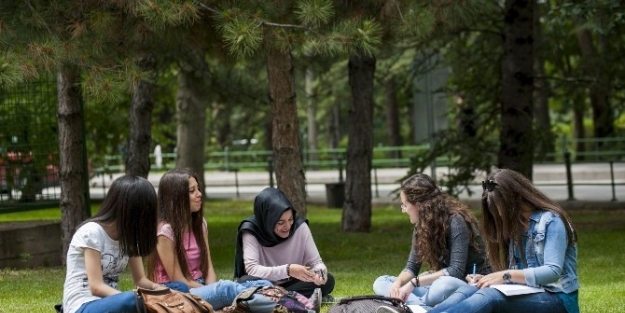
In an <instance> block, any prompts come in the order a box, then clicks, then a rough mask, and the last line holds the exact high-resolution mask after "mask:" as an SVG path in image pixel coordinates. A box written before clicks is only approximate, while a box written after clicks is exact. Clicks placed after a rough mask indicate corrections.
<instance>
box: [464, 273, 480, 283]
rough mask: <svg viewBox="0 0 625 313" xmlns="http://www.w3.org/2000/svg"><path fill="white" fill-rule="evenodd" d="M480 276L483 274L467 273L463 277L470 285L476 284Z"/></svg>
mask: <svg viewBox="0 0 625 313" xmlns="http://www.w3.org/2000/svg"><path fill="white" fill-rule="evenodd" d="M482 277H484V275H482V274H475V275H473V274H469V275H467V277H465V278H464V279H465V280H466V281H467V283H469V284H470V285H475V284H477V282H478V281H480V279H482Z"/></svg>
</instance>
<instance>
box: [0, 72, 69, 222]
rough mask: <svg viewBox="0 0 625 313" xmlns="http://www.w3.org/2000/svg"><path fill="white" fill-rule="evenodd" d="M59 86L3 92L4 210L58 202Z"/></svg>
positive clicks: (0, 168)
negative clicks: (57, 107)
mask: <svg viewBox="0 0 625 313" xmlns="http://www.w3.org/2000/svg"><path fill="white" fill-rule="evenodd" d="M58 164H59V160H58V132H57V120H56V84H55V82H54V81H53V80H50V79H44V80H42V81H39V82H31V83H26V84H22V85H19V86H17V87H14V88H11V89H0V210H4V209H13V208H17V207H20V208H24V207H45V206H50V205H54V204H55V203H58V199H59V197H60V193H61V190H60V188H59V187H58V186H59V167H58Z"/></svg>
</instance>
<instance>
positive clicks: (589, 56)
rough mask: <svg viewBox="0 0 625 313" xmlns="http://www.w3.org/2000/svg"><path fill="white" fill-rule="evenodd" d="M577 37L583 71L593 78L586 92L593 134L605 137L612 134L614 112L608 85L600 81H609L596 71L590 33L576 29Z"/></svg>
mask: <svg viewBox="0 0 625 313" xmlns="http://www.w3.org/2000/svg"><path fill="white" fill-rule="evenodd" d="M577 39H578V41H579V46H580V49H581V52H582V58H583V59H582V66H583V72H584V73H586V74H588V75H590V76H591V77H592V79H593V81H592V82H591V84H590V86H589V89H588V94H589V97H590V106H591V107H592V121H593V128H594V131H595V134H594V136H595V137H597V138H605V137H611V136H614V112H613V110H612V106H611V105H610V102H609V100H608V88H609V87H608V86H607V84H602V83H601V82H602V81H609V80H606V79H604V78H603V77H601V75H602V74H601V73H602V71H598V70H597V67H599V66H598V65H597V64H598V62H597V61H596V57H595V50H596V49H595V47H594V44H593V42H592V35H591V33H590V31H589V30H588V29H586V28H581V27H580V29H579V30H578V31H577Z"/></svg>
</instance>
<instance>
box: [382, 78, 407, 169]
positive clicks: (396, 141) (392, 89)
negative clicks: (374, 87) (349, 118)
mask: <svg viewBox="0 0 625 313" xmlns="http://www.w3.org/2000/svg"><path fill="white" fill-rule="evenodd" d="M384 95H385V96H384V98H385V100H386V106H385V108H386V126H387V127H388V145H389V146H391V147H400V146H403V144H404V143H403V141H402V138H401V130H400V127H399V108H398V104H397V84H396V83H395V78H394V77H393V76H390V77H389V78H388V79H386V81H385V82H384ZM389 157H390V158H393V159H399V158H401V151H398V150H396V151H392V152H391V153H390V155H389Z"/></svg>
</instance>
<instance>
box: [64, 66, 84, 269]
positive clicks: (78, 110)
mask: <svg viewBox="0 0 625 313" xmlns="http://www.w3.org/2000/svg"><path fill="white" fill-rule="evenodd" d="M79 76H80V75H79V72H78V69H77V68H76V67H74V66H72V65H69V64H62V65H61V66H60V68H59V71H58V73H57V96H58V99H57V101H58V102H57V119H58V125H59V163H60V164H59V165H60V172H59V178H60V184H61V196H60V199H59V206H60V208H61V241H62V243H63V251H62V254H61V255H60V256H59V257H61V260H62V263H63V264H65V262H66V259H65V256H66V255H67V250H68V248H69V244H70V242H71V240H72V236H73V235H74V231H75V230H76V227H77V226H78V225H80V223H82V221H84V220H85V219H86V218H88V217H89V216H90V214H91V212H90V209H91V208H90V207H89V190H88V189H87V183H86V179H87V175H88V173H87V170H86V168H87V166H86V162H85V160H86V158H85V155H84V153H85V141H84V135H83V134H84V124H83V119H84V114H83V110H82V106H81V101H80V96H81V95H80V89H79V87H78V86H79V84H78V78H79Z"/></svg>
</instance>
